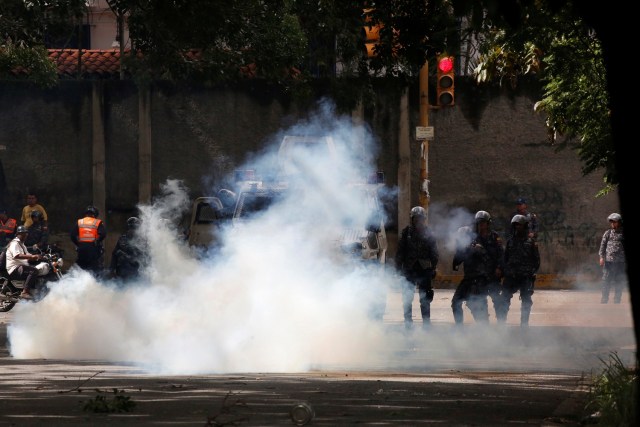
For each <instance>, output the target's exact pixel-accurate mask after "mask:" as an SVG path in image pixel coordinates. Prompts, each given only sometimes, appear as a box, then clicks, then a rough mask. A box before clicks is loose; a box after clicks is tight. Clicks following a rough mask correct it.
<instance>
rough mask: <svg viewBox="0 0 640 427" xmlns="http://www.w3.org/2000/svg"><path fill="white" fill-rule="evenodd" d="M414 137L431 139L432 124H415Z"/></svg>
mask: <svg viewBox="0 0 640 427" xmlns="http://www.w3.org/2000/svg"><path fill="white" fill-rule="evenodd" d="M416 139H433V126H416Z"/></svg>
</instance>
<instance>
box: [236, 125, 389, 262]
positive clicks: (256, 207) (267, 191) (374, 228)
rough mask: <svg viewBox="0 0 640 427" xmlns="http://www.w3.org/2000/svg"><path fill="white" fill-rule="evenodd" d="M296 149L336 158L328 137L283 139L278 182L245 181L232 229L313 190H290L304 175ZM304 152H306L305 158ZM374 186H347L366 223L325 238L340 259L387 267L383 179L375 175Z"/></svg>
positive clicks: (329, 233)
mask: <svg viewBox="0 0 640 427" xmlns="http://www.w3.org/2000/svg"><path fill="white" fill-rule="evenodd" d="M297 149H305V150H312V151H315V152H316V153H319V154H320V153H321V154H320V155H325V156H326V155H329V156H330V158H336V156H337V154H336V149H335V146H334V142H333V140H332V139H331V137H328V136H321V137H310V136H285V137H284V138H283V141H282V144H281V145H280V150H279V152H278V161H279V165H278V166H279V171H280V175H279V180H278V181H274V182H264V181H260V180H255V176H254V175H252V177H253V178H254V179H253V180H248V181H246V183H245V184H244V185H243V186H242V187H241V190H240V191H239V193H238V195H237V203H236V207H235V210H234V213H233V225H234V226H239V225H240V224H242V223H243V222H245V221H248V220H250V219H251V217H252V216H254V215H259V214H260V213H261V212H263V211H265V210H267V209H268V208H269V207H270V206H271V205H273V204H275V203H276V202H278V200H280V199H282V198H285V197H292V198H295V197H298V195H300V196H302V193H297V192H304V191H308V190H309V191H313V189H312V188H302V187H300V186H299V185H296V187H295V188H292V187H291V185H292V182H294V181H295V179H294V178H293V177H294V175H296V174H304V172H305V171H304V170H300V169H299V167H298V165H297V164H296V162H295V152H296V150H297ZM306 153H307V152H305V154H306ZM375 178H376V179H375V180H374V181H373V182H371V181H368V182H361V183H348V184H346V185H345V187H344V188H343V189H342V190H344V191H348V192H350V193H349V194H350V195H352V196H353V197H352V199H354V200H362V201H363V202H364V203H365V205H364V206H362V208H363V209H366V211H367V213H368V214H367V215H366V216H367V219H366V221H362V223H359V224H351V225H349V226H347V227H344V228H341V229H339V230H336V231H335V232H333V233H332V232H328V236H329V239H330V241H331V242H332V245H334V247H335V250H336V251H340V252H341V253H342V255H343V256H349V257H354V258H360V259H361V260H363V261H367V262H376V263H380V264H385V263H386V257H387V248H388V243H387V234H386V230H385V225H384V221H385V215H384V211H383V208H382V204H381V202H380V198H379V196H378V191H379V189H380V187H382V186H383V181H384V175H383V174H381V173H378V174H376V176H375Z"/></svg>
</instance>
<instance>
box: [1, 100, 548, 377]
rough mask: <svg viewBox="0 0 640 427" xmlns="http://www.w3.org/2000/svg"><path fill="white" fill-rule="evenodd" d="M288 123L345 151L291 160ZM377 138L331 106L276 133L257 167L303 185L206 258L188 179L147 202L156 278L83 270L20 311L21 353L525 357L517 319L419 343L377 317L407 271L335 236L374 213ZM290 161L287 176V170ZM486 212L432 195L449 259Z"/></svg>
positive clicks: (247, 367) (295, 361)
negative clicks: (463, 230) (283, 147)
mask: <svg viewBox="0 0 640 427" xmlns="http://www.w3.org/2000/svg"><path fill="white" fill-rule="evenodd" d="M283 135H331V136H332V138H333V140H334V141H335V143H336V155H335V156H333V155H330V153H329V152H328V151H327V150H326V147H320V148H313V147H307V148H306V149H299V150H295V151H294V152H292V153H291V159H290V160H291V162H290V163H289V164H288V167H284V166H283V165H282V164H278V156H277V150H278V145H279V143H280V141H281V140H282V137H283ZM354 141H356V143H354ZM376 148H377V145H376V141H375V140H374V138H372V137H371V135H370V133H369V132H368V130H367V129H366V128H364V127H362V126H354V125H353V124H352V123H351V120H350V118H344V117H338V116H336V115H335V114H334V112H333V110H332V108H331V106H330V105H326V104H325V105H322V106H321V107H320V109H319V111H318V114H317V115H315V116H313V117H311V118H310V119H309V120H308V121H306V122H304V123H300V124H298V125H296V126H294V127H293V128H291V129H287V130H285V131H283V132H282V133H281V134H279V135H275V136H274V140H273V144H270V145H268V146H267V147H266V149H265V150H264V152H262V153H260V154H256V155H254V156H252V158H251V159H249V160H248V161H247V165H246V166H247V168H251V169H255V170H256V171H259V173H264V174H265V175H272V176H271V178H273V179H276V180H277V179H286V182H287V183H288V184H289V186H290V187H291V188H293V189H294V190H293V191H289V192H287V196H286V197H284V198H283V199H282V200H280V201H279V203H277V204H275V205H272V206H271V207H270V208H269V209H268V210H267V211H265V212H262V213H261V215H259V216H256V217H254V218H252V220H251V221H247V222H244V223H242V224H239V225H238V226H234V227H226V228H224V229H223V230H222V236H221V246H220V248H219V250H217V251H215V252H212V253H210V254H209V255H207V256H206V257H205V258H201V257H197V256H195V254H194V253H193V252H192V250H191V249H190V248H189V247H188V246H187V245H186V244H185V242H184V240H183V238H182V237H181V235H180V231H179V230H178V228H177V227H176V221H175V220H174V219H175V218H180V217H181V216H182V215H184V214H185V213H186V210H188V209H189V208H190V204H189V200H188V197H187V189H186V188H185V187H184V186H183V185H182V183H181V182H180V181H176V180H170V181H167V182H166V183H165V185H164V186H163V187H162V190H163V191H162V194H161V195H160V196H159V197H158V198H157V199H155V200H154V201H153V202H152V203H151V204H150V205H144V206H140V207H139V210H140V217H141V219H142V226H141V228H140V230H139V233H140V237H141V238H142V239H145V240H146V241H147V242H148V245H149V251H148V259H147V266H146V269H145V274H144V275H143V277H142V278H141V279H140V280H139V281H138V282H136V283H127V284H125V285H124V286H123V285H122V284H118V283H116V282H115V281H112V280H103V281H96V280H95V279H94V278H93V277H92V276H91V275H89V274H87V273H86V272H84V271H82V270H79V269H77V268H75V267H74V268H72V269H71V270H70V271H69V273H68V274H67V275H66V276H65V278H64V280H63V281H62V282H61V283H58V284H55V285H54V286H52V291H51V293H50V294H49V295H48V296H47V297H46V298H45V299H44V300H43V301H41V302H39V303H37V304H18V306H17V307H16V308H15V309H14V312H15V315H14V320H13V322H12V324H11V325H10V327H9V330H8V333H9V339H10V348H11V354H12V356H14V357H16V358H47V359H99V360H106V361H111V362H127V363H134V364H136V365H138V366H140V367H142V368H144V369H146V370H148V371H150V372H160V373H165V374H187V373H228V372H299V371H307V370H310V369H314V368H335V367H340V368H351V369H360V368H362V369H370V368H379V369H385V368H394V367H399V366H398V363H399V362H398V361H399V360H400V361H401V362H400V363H401V365H402V366H412V364H415V363H417V362H416V360H415V355H414V356H412V355H411V351H410V350H411V349H413V350H415V347H416V346H422V347H420V348H422V349H423V350H424V351H425V352H427V356H426V358H427V360H428V359H431V358H439V359H440V360H447V361H448V363H450V364H451V365H455V363H456V362H455V357H453V356H452V355H459V354H467V353H469V352H478V353H477V354H480V356H482V354H483V353H482V352H483V351H485V352H488V353H490V352H491V351H492V350H495V349H497V348H498V349H501V351H502V353H501V355H502V356H504V357H505V358H508V359H509V360H511V362H514V360H517V359H514V358H517V357H526V358H531V357H535V356H536V352H535V351H533V350H532V349H527V350H526V353H523V354H520V355H519V354H516V350H512V349H510V348H509V346H505V339H506V338H505V336H504V331H502V332H501V331H499V330H497V329H496V328H491V330H489V329H487V330H483V329H480V328H477V329H474V334H475V335H474V336H473V339H470V340H461V339H460V336H457V335H455V334H451V330H449V329H446V330H444V329H443V330H436V329H435V328H434V330H432V331H430V332H429V333H428V334H424V333H422V331H420V332H421V334H420V337H421V338H420V340H419V343H417V341H416V340H415V339H414V338H415V336H406V335H404V334H403V333H402V332H401V331H400V329H399V328H390V327H389V325H385V324H383V323H382V322H381V321H379V320H375V319H372V316H371V313H372V311H374V310H376V309H380V305H381V304H383V305H384V302H385V300H386V298H387V295H390V297H391V298H397V299H398V300H399V299H400V298H401V296H400V294H399V293H397V292H395V291H396V290H397V289H399V286H400V283H401V282H402V281H403V279H401V278H399V276H397V275H396V274H395V273H394V272H393V269H392V267H391V266H387V268H386V269H382V268H376V267H375V266H367V267H365V266H364V265H363V264H361V263H354V262H350V260H348V259H347V258H346V257H345V255H344V254H343V253H342V252H341V251H340V249H339V248H338V247H337V246H336V243H335V238H336V234H337V233H339V230H341V229H343V228H344V227H349V226H354V225H355V226H359V227H362V226H363V225H362V224H364V223H365V222H366V221H367V219H368V218H367V217H368V216H369V215H370V211H369V209H368V208H367V207H366V206H367V203H366V200H364V199H363V198H362V197H361V196H360V195H359V193H353V192H351V191H349V185H348V183H350V182H353V181H356V180H361V179H362V177H365V176H367V175H368V174H369V173H370V172H371V171H374V170H375V169H376V168H375V167H374V165H373V163H372V159H374V158H375V157H376V154H377V151H376ZM283 169H284V172H285V176H283V175H282V174H280V175H278V172H279V171H280V172H281V171H283ZM387 190H388V192H389V194H391V195H392V194H393V193H394V192H395V191H396V189H387ZM472 218H473V216H472V214H470V213H469V212H466V211H465V210H463V209H458V208H453V209H451V208H448V207H445V206H441V205H438V204H432V205H431V207H430V222H431V224H432V228H433V230H434V231H435V232H436V234H437V237H438V239H439V240H440V241H442V242H445V248H442V249H444V251H443V256H442V259H441V262H448V259H447V257H446V255H444V254H445V253H446V250H452V249H453V247H452V246H451V245H452V243H451V242H450V240H451V239H450V236H453V235H454V234H455V231H456V230H457V229H458V228H459V227H460V226H462V225H466V224H469V223H470V222H471V221H472ZM199 255H201V256H202V255H203V254H199ZM436 298H438V295H437V291H436ZM382 308H384V306H383V307H382ZM465 310H466V309H465ZM465 315H467V316H468V315H469V314H468V312H467V313H466V314H465ZM398 320H401V319H398ZM483 331H484V332H483ZM546 351H547V352H548V351H549V350H548V349H547V350H546ZM403 352H404V353H403ZM545 356H546V357H549V354H548V353H547V354H546V355H545ZM412 357H413V358H414V359H413V360H412ZM493 357H494V356H493V355H487V359H488V360H492V358H493ZM502 360H504V358H503V359H502ZM545 360H548V359H545ZM496 363H497V362H496ZM515 363H517V361H516V362H515ZM503 366H506V365H503Z"/></svg>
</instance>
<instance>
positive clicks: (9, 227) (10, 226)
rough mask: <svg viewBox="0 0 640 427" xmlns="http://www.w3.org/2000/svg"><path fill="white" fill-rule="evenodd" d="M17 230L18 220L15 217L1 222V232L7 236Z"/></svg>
mask: <svg viewBox="0 0 640 427" xmlns="http://www.w3.org/2000/svg"><path fill="white" fill-rule="evenodd" d="M15 231H16V220H15V219H13V218H9V219H7V222H5V223H4V224H2V223H1V222H0V233H3V234H4V235H5V236H9V235H11V234H13V233H15Z"/></svg>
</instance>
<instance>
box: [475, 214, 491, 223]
mask: <svg viewBox="0 0 640 427" xmlns="http://www.w3.org/2000/svg"><path fill="white" fill-rule="evenodd" d="M480 221H487V222H491V215H489V212H487V211H478V212H476V224H477V223H479V222H480Z"/></svg>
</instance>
